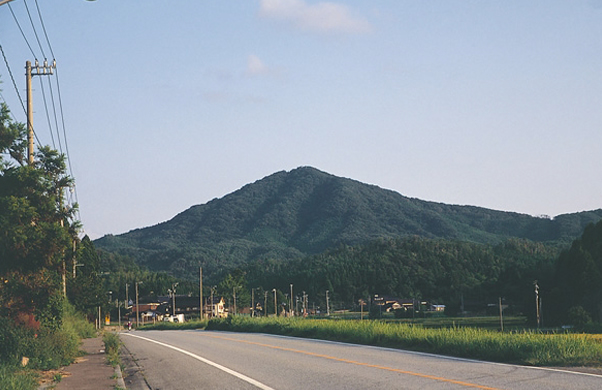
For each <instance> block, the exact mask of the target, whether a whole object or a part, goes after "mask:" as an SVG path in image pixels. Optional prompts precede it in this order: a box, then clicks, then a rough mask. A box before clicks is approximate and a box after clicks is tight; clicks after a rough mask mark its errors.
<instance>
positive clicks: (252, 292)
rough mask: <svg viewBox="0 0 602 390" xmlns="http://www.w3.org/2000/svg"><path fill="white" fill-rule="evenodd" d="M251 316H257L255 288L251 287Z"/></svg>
mask: <svg viewBox="0 0 602 390" xmlns="http://www.w3.org/2000/svg"><path fill="white" fill-rule="evenodd" d="M251 317H255V289H254V288H252V289H251Z"/></svg>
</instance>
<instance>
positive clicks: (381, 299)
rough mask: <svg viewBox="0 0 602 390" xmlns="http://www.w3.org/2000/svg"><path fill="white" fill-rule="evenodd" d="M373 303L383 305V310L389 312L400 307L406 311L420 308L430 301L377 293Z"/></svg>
mask: <svg viewBox="0 0 602 390" xmlns="http://www.w3.org/2000/svg"><path fill="white" fill-rule="evenodd" d="M372 304H374V305H377V306H382V311H383V312H387V313H389V312H392V311H395V310H399V309H402V310H404V311H408V310H420V307H421V306H424V305H427V304H428V302H426V301H421V300H419V299H402V298H395V297H390V296H385V295H382V296H381V295H378V294H376V295H374V297H373V298H372Z"/></svg>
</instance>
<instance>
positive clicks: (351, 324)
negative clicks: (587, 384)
mask: <svg viewBox="0 0 602 390" xmlns="http://www.w3.org/2000/svg"><path fill="white" fill-rule="evenodd" d="M206 329H207V330H228V331H240V332H263V333H274V334H281V335H289V336H297V337H307V338H316V339H324V340H335V341H343V342H349V343H356V344H367V345H376V346H382V347H389V348H399V349H409V350H414V351H423V352H430V353H437V354H443V355H450V356H458V357H465V358H471V359H480V360H488V361H496V362H505V363H516V364H525V365H535V366H600V365H602V343H600V342H597V341H596V339H595V338H593V337H591V336H588V335H575V334H556V335H545V334H541V333H539V332H530V331H522V332H511V333H500V332H497V331H491V330H485V329H478V328H470V327H448V328H440V329H431V328H425V327H422V326H419V325H409V324H400V323H387V322H382V321H368V320H365V321H352V320H347V321H329V320H316V319H290V318H249V317H228V318H226V319H221V320H217V319H216V320H211V321H209V323H208V325H207V328H206Z"/></svg>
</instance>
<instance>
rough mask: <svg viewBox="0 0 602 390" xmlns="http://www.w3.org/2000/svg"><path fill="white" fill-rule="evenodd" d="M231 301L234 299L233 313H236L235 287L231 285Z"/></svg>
mask: <svg viewBox="0 0 602 390" xmlns="http://www.w3.org/2000/svg"><path fill="white" fill-rule="evenodd" d="M232 301H234V314H235V315H236V287H232Z"/></svg>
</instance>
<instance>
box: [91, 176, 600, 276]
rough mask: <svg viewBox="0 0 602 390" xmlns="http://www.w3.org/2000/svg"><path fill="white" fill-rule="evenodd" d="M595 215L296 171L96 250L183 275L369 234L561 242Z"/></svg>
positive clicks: (298, 253)
mask: <svg viewBox="0 0 602 390" xmlns="http://www.w3.org/2000/svg"><path fill="white" fill-rule="evenodd" d="M601 218H602V209H600V210H595V211H589V212H582V213H576V214H566V215H561V216H558V217H556V218H554V219H548V218H536V217H532V216H529V215H525V214H518V213H508V212H501V211H494V210H488V209H484V208H479V207H473V206H457V205H447V204H442V203H434V202H427V201H422V200H419V199H412V198H408V197H404V196H402V195H400V194H399V193H397V192H394V191H390V190H385V189H382V188H379V187H377V186H373V185H367V184H363V183H360V182H358V181H355V180H351V179H346V178H341V177H337V176H333V175H330V174H327V173H325V172H321V171H319V170H317V169H314V168H310V167H301V168H297V169H294V170H292V171H290V172H284V171H283V172H277V173H275V174H273V175H270V176H268V177H265V178H263V179H261V180H259V181H257V182H255V183H252V184H248V185H246V186H244V187H243V188H241V189H240V190H238V191H235V192H233V193H231V194H229V195H227V196H225V197H223V198H221V199H214V200H212V201H210V202H208V203H206V204H203V205H197V206H193V207H191V208H190V209H188V210H186V211H184V212H182V213H180V214H178V215H177V216H175V217H174V218H173V219H171V220H169V221H167V222H164V223H161V224H158V225H156V226H152V227H147V228H143V229H137V230H134V231H131V232H129V233H126V234H122V235H119V236H105V237H103V238H101V239H99V240H97V241H95V244H96V246H97V247H98V248H101V249H102V250H105V251H108V252H113V253H119V254H123V255H128V256H130V257H132V258H134V259H135V260H136V261H137V262H138V263H139V264H141V265H145V266H148V267H149V268H151V269H155V270H168V271H171V272H173V273H174V274H175V275H179V276H183V275H186V274H189V273H190V272H192V270H194V269H197V268H198V266H201V265H202V266H203V267H204V268H205V269H206V271H207V274H208V275H211V274H214V273H221V272H223V271H227V270H228V269H232V268H235V267H238V266H244V265H246V264H248V263H252V262H254V261H257V260H260V259H270V258H272V259H279V260H290V259H295V258H301V257H304V256H307V255H312V254H318V253H321V252H323V251H325V250H326V249H328V248H331V247H333V246H337V245H339V244H345V245H355V244H359V243H363V242H367V241H370V240H374V239H377V238H399V237H410V236H420V237H425V238H443V239H451V240H459V241H469V242H475V243H490V244H498V243H501V242H504V241H505V240H507V239H509V238H521V239H528V240H532V241H536V242H545V243H563V244H567V243H569V242H570V241H572V240H573V239H574V238H575V237H577V236H578V235H579V234H581V232H582V230H583V228H584V227H585V226H586V225H587V224H588V223H591V222H597V221H598V220H600V219H601Z"/></svg>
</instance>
